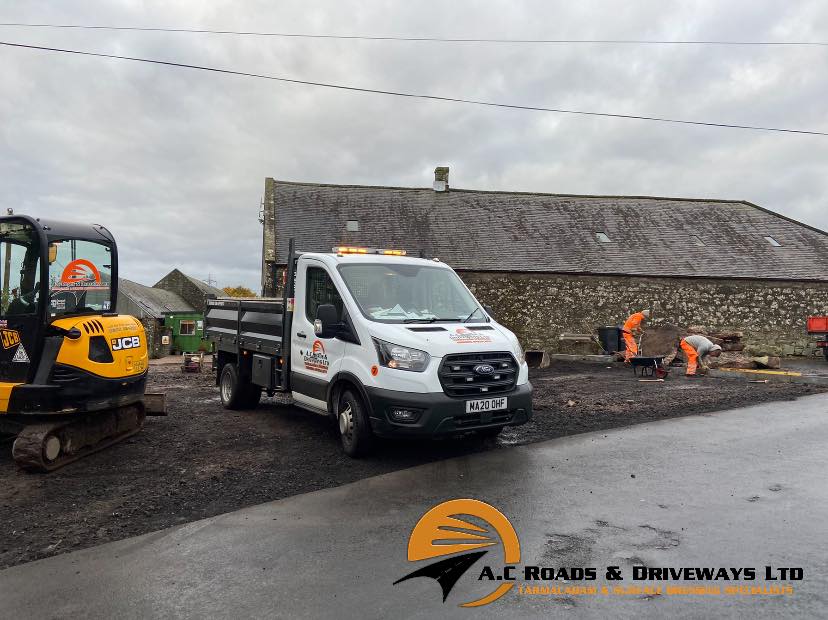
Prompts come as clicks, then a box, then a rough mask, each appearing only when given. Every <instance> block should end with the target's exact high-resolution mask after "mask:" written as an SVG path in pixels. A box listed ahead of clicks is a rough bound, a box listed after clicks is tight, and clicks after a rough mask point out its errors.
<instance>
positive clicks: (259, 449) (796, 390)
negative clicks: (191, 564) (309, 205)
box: [0, 364, 823, 567]
mask: <svg viewBox="0 0 828 620" xmlns="http://www.w3.org/2000/svg"><path fill="white" fill-rule="evenodd" d="M151 373H152V374H151V379H150V381H151V389H152V390H153V391H166V392H167V399H168V409H169V415H168V416H167V417H164V418H149V419H148V420H147V424H146V427H145V428H144V430H143V431H142V432H141V433H139V434H138V435H136V436H135V437H133V438H131V439H129V440H127V441H126V442H125V443H123V444H120V445H119V446H117V447H114V448H111V449H109V450H107V451H105V452H101V453H99V454H96V455H93V456H90V457H88V458H87V459H84V460H82V461H79V462H78V463H75V464H73V465H70V466H68V467H66V468H65V469H62V470H59V471H57V472H55V473H52V474H48V475H33V474H25V473H23V472H21V471H18V469H17V468H16V466H15V464H14V462H13V461H12V459H11V454H10V453H11V443H10V442H9V441H7V440H0V523H1V524H2V527H3V531H2V537H0V567H6V566H12V565H14V564H19V563H22V562H27V561H31V560H34V559H38V558H42V557H46V556H49V555H54V554H57V553H63V552H66V551H70V550H74V549H79V548H82V547H88V546H92V545H96V544H100V543H103V542H106V541H110V540H117V539H120V538H125V537H127V536H133V535H136V534H141V533H144V532H148V531H152V530H157V529H160V528H164V527H167V526H170V525H175V524H178V523H183V522H187V521H193V520H195V519H200V518H203V517H208V516H211V515H215V514H219V513H222V512H227V511H230V510H235V509H237V508H241V507H243V506H248V505H251V504H257V503H261V502H265V501H268V500H274V499H279V498H282V497H287V496H290V495H295V494H297V493H306V492H308V491H314V490H317V489H322V488H325V487H330V486H337V485H340V484H344V483H347V482H352V481H354V480H358V479H360V478H365V477H369V476H375V475H377V474H382V473H385V472H389V471H393V470H396V469H401V468H405V467H411V466H413V465H417V464H419V463H424V462H427V461H433V460H437V459H442V458H448V457H451V456H457V455H460V454H465V453H468V452H474V451H479V450H490V449H501V448H505V447H507V446H509V445H517V444H523V443H530V442H534V441H540V440H543V439H549V438H553V437H559V436H562V435H571V434H574V433H582V432H586V431H592V430H600V429H605V428H612V427H616V426H624V425H628V424H635V423H640V422H645V421H650V420H656V419H661V418H666V417H675V416H680V415H688V414H694V413H703V412H708V411H714V410H718V409H726V408H731V407H738V406H743V405H749V404H754V403H759V402H764V401H769V400H785V399H791V398H795V397H797V396H801V395H805V394H809V393H814V392H817V391H823V390H820V389H818V388H816V387H814V386H803V385H794V384H767V385H765V384H747V383H743V382H740V381H735V380H726V379H713V378H705V379H696V380H688V379H685V378H684V377H682V376H671V377H670V379H669V380H668V381H667V382H665V383H639V382H638V381H636V380H635V379H634V378H633V377H632V372H631V371H630V370H628V369H625V368H618V367H613V368H611V369H609V368H606V367H604V366H595V365H579V364H568V365H565V366H562V365H558V366H555V367H554V368H550V369H546V370H541V371H535V372H533V373H532V382H533V384H534V386H535V419H534V420H533V421H532V422H531V423H530V424H527V425H525V426H522V427H517V428H513V429H507V430H506V431H505V432H504V433H503V434H502V435H501V437H500V438H499V439H498V440H495V441H491V440H490V441H483V440H480V439H478V438H476V437H467V438H463V439H451V440H442V441H432V442H399V441H395V442H384V443H383V444H381V446H380V449H379V450H378V452H377V453H376V454H375V455H374V456H372V457H371V458H369V459H364V460H360V461H355V460H352V459H349V458H348V457H346V456H344V455H343V454H342V452H341V450H340V448H339V440H338V437H337V435H336V432H335V429H334V426H333V424H332V423H330V422H329V421H328V420H326V419H325V418H322V417H320V416H316V415H313V414H308V413H305V412H302V411H300V410H297V409H294V408H292V407H283V406H278V405H276V404H273V402H272V401H270V400H265V401H263V404H262V405H261V406H260V408H259V409H257V410H256V411H249V412H228V411H225V410H224V409H222V407H221V405H220V403H219V400H218V393H217V390H216V388H215V387H214V386H213V377H212V375H210V374H209V373H206V374H204V375H182V374H181V373H180V372H179V370H178V368H177V367H170V366H167V367H165V366H154V367H152V370H151ZM676 374H677V373H676V372H675V371H674V373H673V375H676Z"/></svg>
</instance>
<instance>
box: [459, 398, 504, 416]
mask: <svg viewBox="0 0 828 620" xmlns="http://www.w3.org/2000/svg"><path fill="white" fill-rule="evenodd" d="M500 409H506V397H505V396H504V397H501V398H487V399H486V400H467V401H466V413H480V412H481V411H498V410H500Z"/></svg>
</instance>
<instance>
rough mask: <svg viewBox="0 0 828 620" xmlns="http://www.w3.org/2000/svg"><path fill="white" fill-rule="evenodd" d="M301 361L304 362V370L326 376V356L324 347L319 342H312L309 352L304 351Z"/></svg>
mask: <svg viewBox="0 0 828 620" xmlns="http://www.w3.org/2000/svg"><path fill="white" fill-rule="evenodd" d="M302 359H303V360H304V362H305V369H307V370H312V371H313V372H321V373H322V374H328V356H327V354H326V353H325V345H324V344H322V341H321V340H314V341H313V348H312V349H311V350H310V351H305V354H304V355H303V356H302Z"/></svg>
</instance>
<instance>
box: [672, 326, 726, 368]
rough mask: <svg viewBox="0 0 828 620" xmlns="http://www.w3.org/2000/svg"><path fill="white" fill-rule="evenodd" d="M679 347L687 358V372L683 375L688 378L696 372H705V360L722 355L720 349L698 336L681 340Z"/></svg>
mask: <svg viewBox="0 0 828 620" xmlns="http://www.w3.org/2000/svg"><path fill="white" fill-rule="evenodd" d="M679 346H680V347H681V350H682V351H684V355H685V356H686V357H687V372H686V373H685V374H686V375H687V376H688V377H694V376H695V375H696V372H697V371H698V370H701V371H702V372H703V373H704V372H707V364H706V363H705V361H706V358H707V357H719V356H720V355H721V354H722V347H720V346H719V345H717V344H713V343H712V342H711V341H710V340H708V339H707V338H705V337H704V336H701V335H699V334H694V335H692V336H687V338H682V339H681V342H680V343H679Z"/></svg>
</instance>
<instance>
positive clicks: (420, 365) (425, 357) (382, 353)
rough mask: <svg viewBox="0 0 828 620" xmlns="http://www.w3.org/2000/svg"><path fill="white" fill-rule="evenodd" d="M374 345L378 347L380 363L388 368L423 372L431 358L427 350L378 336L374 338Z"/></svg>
mask: <svg viewBox="0 0 828 620" xmlns="http://www.w3.org/2000/svg"><path fill="white" fill-rule="evenodd" d="M374 346H375V347H377V355H378V356H379V363H380V364H381V365H383V366H386V367H388V368H395V369H397V370H411V371H414V372H423V371H424V370H425V369H426V367H427V366H428V362H429V360H430V359H431V357H430V356H429V354H428V353H426V352H425V351H420V350H419V349H411V348H409V347H403V346H400V345H398V344H391V343H390V342H385V341H384V340H377V339H376V338H374Z"/></svg>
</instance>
